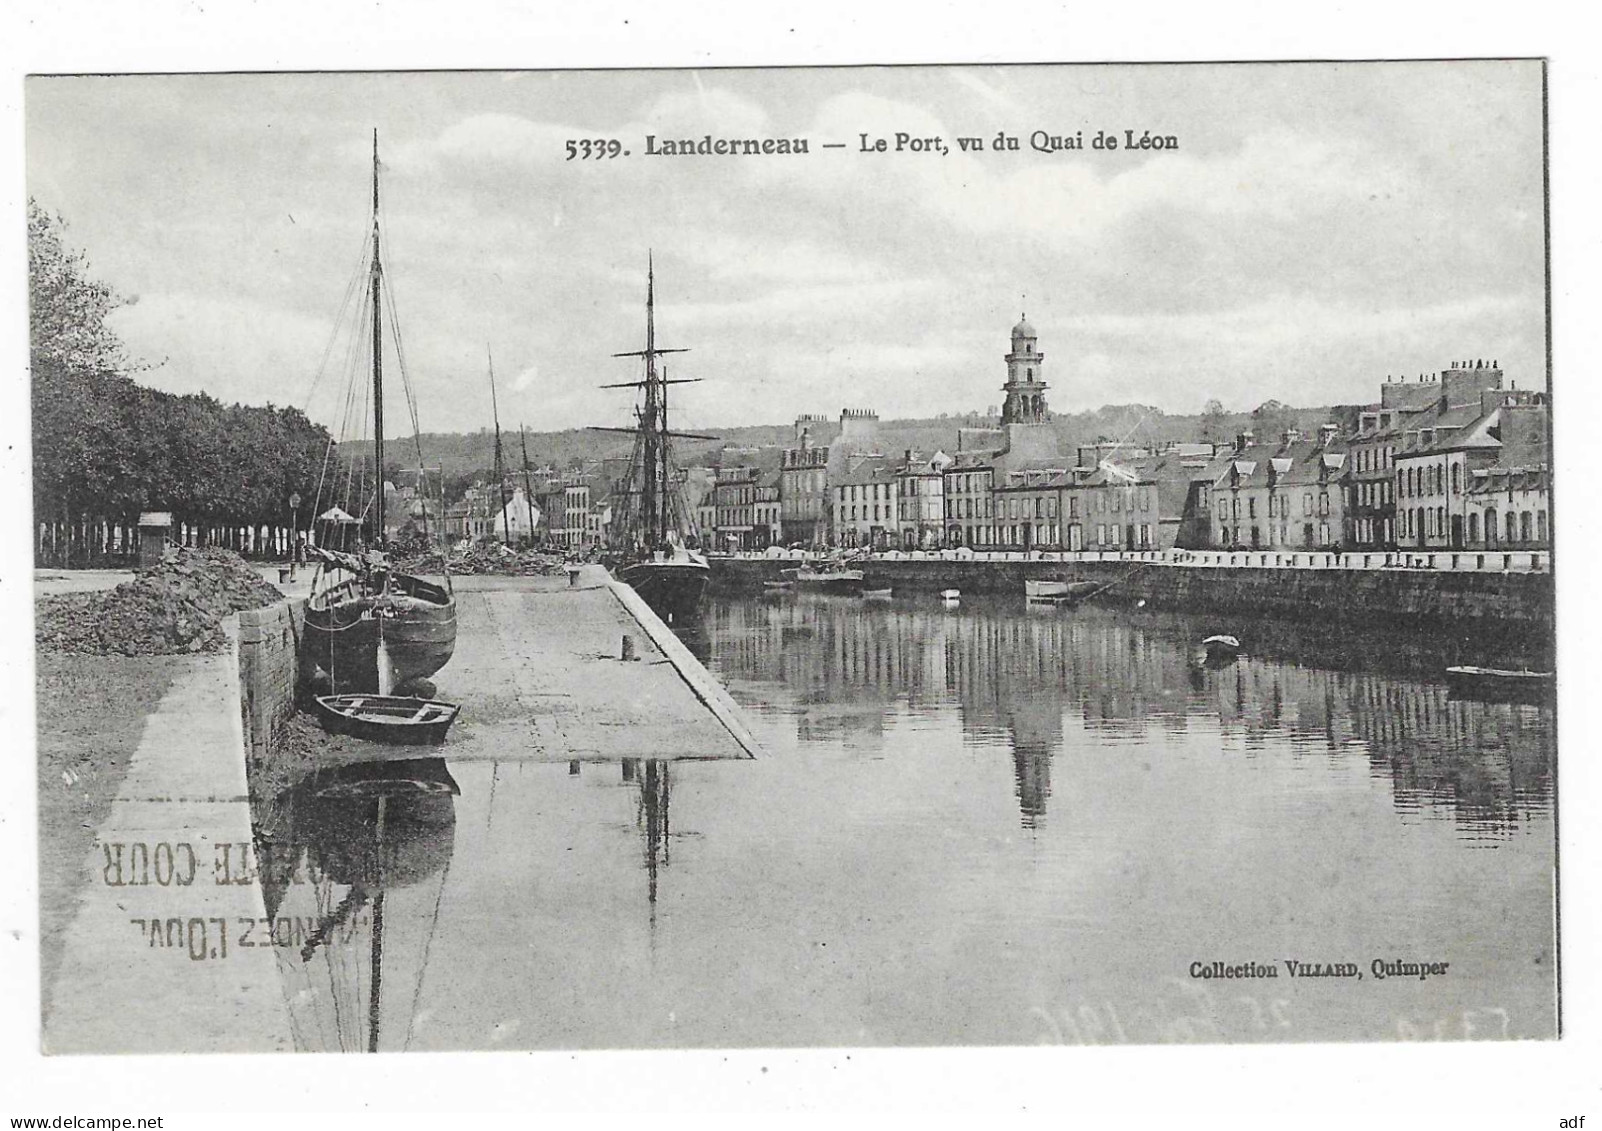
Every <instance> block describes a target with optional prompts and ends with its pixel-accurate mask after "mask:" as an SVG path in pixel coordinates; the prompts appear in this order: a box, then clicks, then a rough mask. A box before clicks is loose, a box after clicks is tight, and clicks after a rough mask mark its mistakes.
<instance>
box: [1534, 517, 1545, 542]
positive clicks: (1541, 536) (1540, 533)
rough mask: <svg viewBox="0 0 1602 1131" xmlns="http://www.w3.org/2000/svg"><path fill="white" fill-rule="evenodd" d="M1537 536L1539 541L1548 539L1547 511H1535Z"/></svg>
mask: <svg viewBox="0 0 1602 1131" xmlns="http://www.w3.org/2000/svg"><path fill="white" fill-rule="evenodd" d="M1535 537H1536V540H1537V541H1539V542H1545V541H1546V512H1545V511H1536V512H1535Z"/></svg>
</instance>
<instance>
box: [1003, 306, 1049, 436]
mask: <svg viewBox="0 0 1602 1131" xmlns="http://www.w3.org/2000/svg"><path fill="white" fill-rule="evenodd" d="M1037 339H1038V336H1037V335H1036V333H1035V328H1034V327H1033V326H1031V325H1029V318H1028V316H1027V315H1020V316H1019V318H1018V324H1017V325H1016V326H1014V327H1013V328H1012V349H1011V350H1010V351H1009V352H1008V353H1007V356H1006V358H1005V360H1006V362H1007V383H1006V384H1005V385H1003V386H1002V387H1001V389H1002V393H1003V394H1004V395H1005V397H1006V400H1005V402H1004V403H1003V405H1002V408H1001V421H1002V423H1003V424H1042V423H1044V422H1045V421H1046V420H1048V419H1050V415H1051V413H1050V410H1049V409H1047V408H1046V380H1045V377H1044V376H1043V373H1042V370H1043V368H1044V362H1045V360H1046V355H1045V354H1043V353H1041V352H1040V350H1039V348H1037V347H1036V345H1035V342H1036V341H1037Z"/></svg>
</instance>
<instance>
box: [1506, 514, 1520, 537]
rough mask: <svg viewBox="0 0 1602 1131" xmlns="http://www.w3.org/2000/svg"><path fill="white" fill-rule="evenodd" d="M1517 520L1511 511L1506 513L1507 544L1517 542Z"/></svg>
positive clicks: (1516, 516)
mask: <svg viewBox="0 0 1602 1131" xmlns="http://www.w3.org/2000/svg"><path fill="white" fill-rule="evenodd" d="M1517 520H1518V515H1516V514H1514V513H1513V512H1512V511H1508V512H1507V540H1508V541H1509V542H1514V541H1517V540H1518V532H1519V527H1518V521H1517Z"/></svg>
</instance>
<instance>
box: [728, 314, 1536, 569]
mask: <svg viewBox="0 0 1602 1131" xmlns="http://www.w3.org/2000/svg"><path fill="white" fill-rule="evenodd" d="M1028 344H1029V343H1015V349H1014V353H1015V354H1017V353H1025V354H1027V352H1028V351H1027V349H1026V348H1025V349H1020V348H1019V347H1020V346H1025V347H1026V346H1027V345H1028ZM1031 395H1032V396H1033V397H1034V398H1035V399H1033V400H1032V401H1029V402H1027V403H1029V404H1031V405H1035V406H1040V405H1043V398H1042V397H1040V396H1039V392H1038V390H1035V391H1033V392H1032V393H1031ZM1343 415H1344V416H1345V417H1346V418H1347V419H1346V420H1345V422H1344V423H1343V422H1341V421H1330V422H1327V423H1325V424H1324V425H1323V426H1322V427H1320V428H1319V429H1317V430H1316V432H1314V433H1312V434H1305V435H1304V434H1303V433H1302V432H1301V431H1300V430H1297V429H1287V430H1285V431H1283V432H1281V433H1280V434H1278V435H1276V436H1272V437H1257V436H1255V435H1253V434H1252V433H1251V432H1242V433H1240V434H1238V435H1237V436H1236V437H1234V439H1233V440H1232V441H1231V442H1229V443H1227V444H1212V443H1199V442H1198V443H1184V442H1174V443H1169V444H1166V445H1164V446H1162V447H1160V448H1157V449H1145V448H1137V447H1130V446H1127V445H1121V444H1117V443H1107V442H1101V443H1097V444H1093V445H1086V446H1082V447H1079V448H1077V449H1075V450H1074V452H1073V453H1072V454H1071V455H1066V454H1063V453H1060V452H1058V451H1057V450H1056V441H1055V433H1054V432H1053V431H1052V429H1050V427H1049V426H1047V424H1046V421H1045V420H1042V419H1038V418H1036V419H1012V420H1007V419H1003V421H1002V422H1001V425H1000V427H998V428H995V429H963V430H959V432H958V435H957V436H956V444H955V445H954V446H955V448H956V451H955V452H954V453H951V454H947V453H946V452H944V451H937V452H934V453H933V454H921V453H919V452H916V451H912V450H907V449H904V450H902V451H901V452H900V453H897V454H895V455H887V454H884V453H882V452H880V451H878V450H877V447H876V445H875V439H876V429H875V428H873V427H865V425H870V424H876V419H877V418H876V417H874V415H873V414H872V413H871V412H862V411H850V412H846V413H842V415H841V419H840V425H839V435H838V436H837V437H836V438H835V439H834V440H833V442H832V443H831V444H829V445H827V446H819V445H814V444H812V443H811V442H810V437H811V433H812V430H813V429H815V428H818V427H819V426H820V425H821V424H823V423H825V422H824V421H822V419H821V418H819V417H816V416H808V417H802V418H800V419H799V420H797V422H796V432H797V442H796V443H795V445H794V446H792V447H790V448H787V449H785V450H783V451H782V452H772V451H768V452H761V453H751V456H752V457H753V458H752V459H751V462H750V466H749V467H748V468H747V469H745V470H742V471H738V472H736V471H730V470H727V469H720V470H719V472H718V481H717V484H716V485H715V486H714V487H713V488H712V490H711V491H710V492H709V495H708V502H707V504H706V505H705V506H704V507H703V508H702V511H701V514H702V520H701V522H702V527H703V538H704V540H705V541H706V543H707V544H708V545H711V546H714V547H716V548H728V549H734V548H739V549H749V548H755V547H760V546H763V545H768V544H772V543H785V544H790V545H795V544H801V545H812V546H832V547H847V548H849V547H866V548H878V549H883V548H891V547H895V548H902V549H912V548H924V549H928V548H935V547H945V546H972V547H975V548H978V549H1008V550H1020V549H1021V550H1029V549H1043V550H1045V549H1049V550H1146V549H1167V548H1171V547H1178V548H1185V549H1282V550H1394V549H1413V548H1417V549H1471V548H1480V549H1484V548H1507V549H1541V548H1545V547H1548V546H1549V545H1550V543H1551V535H1552V531H1551V503H1550V473H1549V458H1548V450H1547V436H1548V432H1549V420H1548V406H1547V403H1546V399H1545V397H1544V395H1542V394H1539V393H1533V392H1530V391H1528V390H1525V391H1521V390H1518V389H1516V388H1513V387H1509V386H1506V384H1505V381H1504V374H1503V373H1502V370H1501V369H1500V367H1499V366H1497V365H1496V363H1495V362H1490V363H1487V362H1485V361H1483V360H1482V361H1478V362H1473V363H1468V362H1464V363H1457V364H1454V365H1452V366H1448V367H1447V368H1445V369H1444V370H1442V371H1441V372H1440V373H1439V374H1437V375H1434V376H1431V377H1427V378H1424V377H1421V378H1420V379H1418V380H1416V381H1391V380H1387V381H1386V382H1385V383H1383V384H1382V385H1381V386H1380V398H1379V400H1378V402H1376V403H1374V404H1370V405H1363V406H1358V407H1356V408H1353V409H1350V410H1348V411H1346V412H1345V413H1343ZM727 455H728V453H725V458H727ZM735 485H738V487H736V486H735ZM753 487H756V488H758V489H760V490H761V491H762V492H764V494H763V497H764V498H766V499H767V500H769V505H768V509H767V511H766V512H765V513H766V514H767V516H768V521H767V522H761V521H759V520H756V519H755V518H754V516H753V514H752V513H751V512H750V511H749V510H746V509H742V508H741V507H740V506H738V505H734V506H731V505H729V504H730V503H736V502H739V501H744V500H746V499H748V498H753V499H754V497H755V496H753V495H751V489H752V488H753ZM731 490H732V491H733V492H734V494H730V493H729V492H730V491H731Z"/></svg>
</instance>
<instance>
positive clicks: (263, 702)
mask: <svg viewBox="0 0 1602 1131" xmlns="http://www.w3.org/2000/svg"><path fill="white" fill-rule="evenodd" d="M305 624H306V602H305V601H280V602H279V603H278V604H276V605H268V606H267V607H266V608H261V609H246V610H244V611H243V612H241V613H240V614H239V645H238V647H239V708H240V713H241V714H242V716H243V718H244V722H245V748H246V751H247V753H249V754H251V755H253V756H254V757H257V758H265V757H267V756H268V755H270V754H271V753H272V749H271V747H272V740H273V735H274V734H275V733H276V732H277V730H278V728H279V727H280V726H281V725H282V724H283V723H284V721H285V720H286V719H288V718H289V716H290V715H292V714H294V713H295V689H296V686H297V685H298V683H299V682H300V639H301V631H302V629H303V628H304V627H305Z"/></svg>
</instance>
